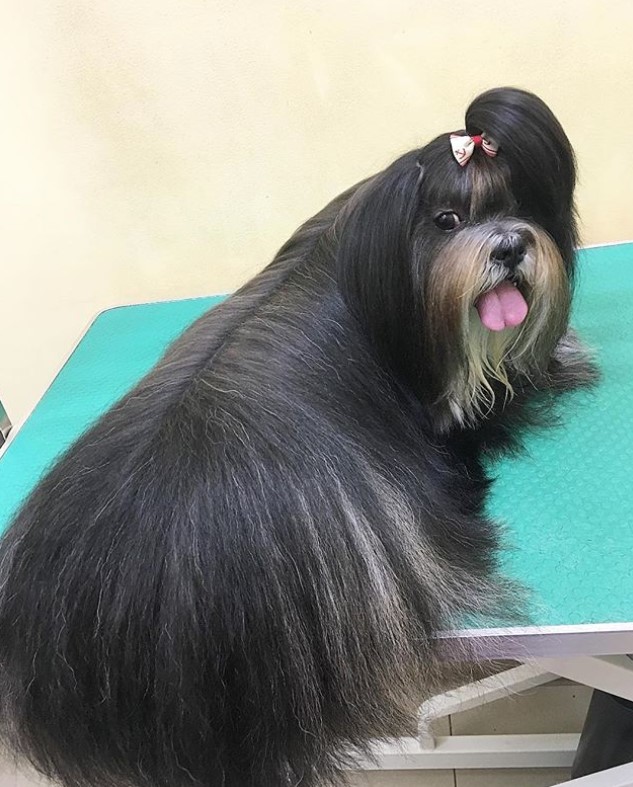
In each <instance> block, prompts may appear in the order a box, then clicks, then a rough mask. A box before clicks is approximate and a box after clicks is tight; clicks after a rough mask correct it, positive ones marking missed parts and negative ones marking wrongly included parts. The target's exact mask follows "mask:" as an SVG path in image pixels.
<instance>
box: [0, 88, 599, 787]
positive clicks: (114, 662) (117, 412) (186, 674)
mask: <svg viewBox="0 0 633 787" xmlns="http://www.w3.org/2000/svg"><path fill="white" fill-rule="evenodd" d="M574 180H575V168H574V157H573V152H572V149H571V147H570V144H569V142H568V140H567V137H566V136H565V134H564V132H563V130H562V128H561V126H560V125H559V123H558V122H557V120H556V119H555V117H554V116H553V115H552V113H551V112H550V110H549V109H548V108H547V107H546V106H545V105H544V104H543V102H542V101H541V100H540V99H538V98H536V97H535V96H533V95H531V94H529V93H526V92H523V91H519V90H515V89H499V90H492V91H490V92H488V93H485V94H483V95H482V96H480V97H479V98H477V99H476V100H475V101H474V102H473V103H472V105H471V106H470V107H469V109H468V111H467V114H466V131H464V132H459V133H458V134H457V135H452V136H451V137H449V135H448V134H444V135H442V136H441V137H438V138H437V139H435V140H434V141H433V142H431V143H430V144H429V145H427V146H426V147H424V148H421V149H419V150H414V151H413V152H411V153H408V154H406V155H404V156H402V157H401V158H399V159H398V160H397V161H396V162H395V163H394V164H392V165H391V166H390V167H388V168H387V169H386V170H384V171H383V172H381V173H379V174H378V175H376V176H375V177H372V178H369V179H368V180H366V181H364V182H363V183H361V184H360V185H358V186H355V187H354V188H352V189H350V190H349V191H347V192H346V193H344V194H343V195H342V196H340V197H339V198H337V199H336V200H334V202H332V203H331V204H330V205H328V206H327V207H326V208H325V209H324V210H323V211H322V212H321V213H319V214H318V215H317V216H315V217H314V218H313V219H311V220H310V221H308V222H307V223H306V224H305V225H304V226H303V227H301V229H300V230H299V231H298V232H297V233H296V234H295V235H294V236H293V237H292V238H291V239H290V240H289V241H288V242H287V243H286V245H285V246H284V247H283V248H282V249H281V251H280V252H279V254H278V255H277V257H276V258H275V260H274V261H273V262H272V264H271V265H269V266H268V267H267V268H266V269H265V270H264V271H263V272H262V273H261V274H260V275H259V276H257V277H256V278H255V279H254V280H253V281H251V282H250V283H248V284H247V285H246V286H245V287H243V288H242V289H241V290H240V291H239V292H237V293H236V294H235V295H233V297H231V298H230V299H229V300H227V301H226V302H224V303H223V304H222V305H220V306H218V307H217V308H215V309H213V310H212V311H211V312H209V313H208V314H206V315H205V316H204V317H203V318H202V319H200V320H199V321H198V322H197V323H196V324H195V325H194V326H193V327H192V328H190V329H189V330H188V331H187V332H186V333H185V334H184V335H183V336H182V338H181V339H180V340H178V341H177V342H176V343H175V344H174V345H173V346H172V347H171V348H170V349H169V351H168V352H167V354H166V355H165V357H164V358H163V360H162V361H161V362H160V363H159V364H158V366H157V367H156V368H155V369H154V370H153V371H152V372H151V373H150V374H149V375H148V376H147V377H146V378H145V379H144V380H142V381H141V382H140V383H139V384H138V385H137V386H136V388H135V389H134V390H133V391H132V392H131V393H129V394H128V395H127V396H126V397H125V398H124V399H123V400H122V401H120V402H119V403H118V404H117V405H116V406H115V407H114V408H113V409H112V410H111V411H110V412H109V413H108V414H107V415H106V416H105V417H104V418H103V419H102V420H101V421H100V422H99V423H98V424H97V425H96V426H94V427H93V428H92V429H91V430H90V431H89V432H88V433H87V434H85V435H84V436H83V437H82V438H81V439H80V440H79V442H78V443H77V444H76V445H75V446H74V447H73V448H71V449H70V451H69V452H68V453H67V454H66V455H65V456H64V458H63V459H62V460H61V461H60V463H59V464H58V465H57V466H56V467H55V468H54V469H53V470H52V471H51V472H50V474H49V475H48V476H47V477H46V478H45V479H44V480H43V481H42V482H41V483H40V485H39V486H38V487H37V489H36V490H35V492H34V493H33V494H32V496H31V497H30V499H29V500H28V501H27V502H26V504H25V506H24V507H23V509H22V511H21V512H20V513H19V515H18V516H17V518H16V520H15V522H14V524H13V526H12V528H11V529H10V531H9V532H8V534H7V536H6V537H5V539H4V542H3V544H2V549H1V561H2V562H1V580H2V589H1V596H0V666H1V670H2V672H1V679H0V703H1V709H0V711H1V719H2V725H3V726H2V735H3V737H4V741H5V743H6V744H7V745H8V746H9V747H10V749H12V750H13V751H15V752H17V753H18V755H19V756H22V757H25V758H27V759H28V760H30V761H31V762H32V763H34V764H35V766H36V767H37V768H38V769H39V770H40V771H42V772H43V773H45V774H48V775H49V776H52V777H53V778H57V779H59V780H60V781H61V782H62V783H63V784H64V785H66V786H67V787H78V786H79V785H82V786H84V785H99V786H100V787H101V786H103V787H106V786H107V787H114V785H116V787H130V785H134V786H135V787H136V786H137V785H140V786H141V787H157V786H158V785H161V786H164V787H185V786H186V787H282V786H283V787H295V786H296V785H301V786H302V787H309V786H310V785H317V784H318V785H322V784H329V783H334V782H335V781H336V780H337V779H340V778H341V777H340V768H341V766H342V765H343V764H345V763H346V762H347V760H346V757H347V754H346V753H347V752H348V751H349V750H351V749H356V750H358V749H361V750H362V749H363V747H364V746H366V744H367V741H368V740H369V739H375V738H381V737H383V738H384V737H385V736H389V735H391V734H394V733H395V732H397V731H400V730H403V729H407V728H409V727H410V726H411V725H412V724H413V723H414V720H415V715H416V710H417V707H418V703H419V702H420V700H421V699H422V698H424V697H425V696H428V692H429V691H430V690H431V688H432V686H433V682H434V680H435V664H436V663H437V656H436V654H435V646H434V632H437V631H438V630H440V629H442V628H445V627H448V626H451V625H454V624H456V623H457V622H458V621H459V620H460V619H462V618H463V617H464V616H469V615H474V614H480V615H481V614H483V615H486V616H491V617H493V616H494V617H497V618H498V617H500V616H504V617H505V619H509V617H511V616H512V615H513V614H515V613H517V614H518V612H519V607H520V593H519V592H518V591H517V590H516V588H513V586H512V585H511V583H508V582H505V581H504V580H503V579H502V578H501V577H499V576H498V572H497V567H496V554H497V550H498V546H499V535H498V530H497V527H496V526H495V524H494V523H493V522H490V521H489V520H488V519H487V518H486V516H485V513H484V511H483V504H484V498H485V495H486V490H487V487H488V484H489V480H488V478H487V477H486V474H485V471H484V469H483V466H482V456H483V454H484V453H485V452H487V451H494V450H507V449H515V448H516V447H517V446H518V445H519V443H520V436H521V434H522V433H523V431H524V429H525V428H529V427H531V426H534V425H537V424H539V423H541V422H542V421H543V419H546V417H547V413H548V411H549V410H550V409H551V408H550V404H551V402H552V401H553V399H555V396H554V395H555V394H556V393H558V392H561V391H566V390H570V389H573V388H575V387H578V386H580V385H587V384H590V383H591V382H592V381H593V380H594V377H595V373H594V369H593V367H592V365H591V363H590V361H589V360H588V358H587V356H586V353H585V352H584V351H583V349H582V347H581V346H580V344H579V343H578V342H577V340H576V339H575V338H574V337H573V335H572V334H571V333H570V332H569V331H568V328H567V321H568V315H569V308H570V301H571V294H572V284H573V265H574V248H575V245H576V240H577V238H576V225H575V220H574V206H573V189H574Z"/></svg>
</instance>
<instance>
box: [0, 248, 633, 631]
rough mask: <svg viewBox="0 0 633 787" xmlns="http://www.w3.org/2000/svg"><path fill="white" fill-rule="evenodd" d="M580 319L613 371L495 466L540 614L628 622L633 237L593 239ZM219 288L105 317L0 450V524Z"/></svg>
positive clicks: (511, 554) (632, 575)
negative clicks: (558, 422)
mask: <svg viewBox="0 0 633 787" xmlns="http://www.w3.org/2000/svg"><path fill="white" fill-rule="evenodd" d="M579 257H580V259H579V268H580V276H579V285H578V293H577V299H576V306H575V313H574V319H573V323H574V325H575V327H576V328H577V329H578V330H579V332H580V333H581V334H582V336H583V338H584V339H585V341H586V342H588V343H589V344H590V345H591V346H592V347H593V348H594V350H595V351H596V354H597V356H598V359H599V363H600V366H601V368H602V372H603V382H602V384H601V386H600V388H599V389H598V390H597V391H596V392H594V393H590V394H588V393H581V394H574V395H573V396H571V397H569V399H568V401H567V404H566V410H565V412H564V419H563V421H564V423H563V425H562V426H561V427H558V428H556V429H555V430H553V431H548V432H546V433H542V434H537V435H534V436H532V437H531V438H530V440H529V443H528V451H527V453H525V454H524V455H522V456H521V457H519V458H513V459H506V460H503V461H502V462H499V463H498V464H497V465H495V466H494V467H493V468H492V471H493V473H494V475H495V476H496V477H497V479H498V480H497V483H496V485H495V487H494V491H493V495H492V498H491V501H490V511H491V513H492V514H493V516H496V517H497V518H498V519H500V520H501V521H503V522H504V523H505V524H506V525H507V529H508V541H509V543H510V545H511V549H509V550H508V552H507V554H505V555H504V562H505V566H506V569H507V571H508V572H509V573H510V574H512V575H513V576H515V577H516V578H517V579H519V580H520V581H522V582H523V583H524V584H526V585H528V586H529V587H530V588H532V589H533V591H534V604H533V615H534V623H535V625H537V626H567V625H578V624H608V623H628V622H632V627H633V593H631V592H630V590H631V588H632V582H633V448H632V441H633V308H632V307H631V303H632V302H633V243H630V244H620V245H616V246H603V247H598V248H593V249H586V250H583V251H582V252H581V253H580V255H579ZM221 300H222V296H216V297H209V298H195V299H191V300H184V301H168V302H163V303H153V304H144V305H139V306H124V307H120V308H116V309H111V310H109V311H106V312H104V313H102V314H101V315H99V317H97V319H96V320H95V321H94V323H93V324H92V325H91V327H90V329H89V330H88V332H87V333H86V335H85V336H84V338H83V339H82V341H81V342H80V343H79V345H78V347H77V348H76V350H75V351H74V353H73V354H72V356H71V358H70V359H69V360H68V361H67V363H66V364H65V366H64V367H63V369H62V370H61V372H60V373H59V374H58V376H57V377H56V379H55V381H54V382H53V384H52V385H51V386H50V388H49V389H48V390H47V391H46V393H45V394H44V396H43V397H42V399H41V401H40V402H39V404H38V405H37V407H36V408H35V410H34V412H33V413H32V415H31V416H30V418H28V419H27V421H26V423H25V424H24V425H23V426H22V428H21V429H20V431H19V432H18V433H17V434H16V435H15V437H14V439H13V440H12V441H11V443H10V444H9V446H8V448H7V449H6V451H5V452H4V454H3V455H2V456H1V457H0V528H2V529H4V528H6V526H7V525H8V523H9V520H10V518H11V515H12V514H13V513H14V512H15V510H16V508H17V507H18V505H19V503H20V501H22V500H23V499H24V497H25V496H26V495H27V494H28V492H29V490H30V489H32V487H33V485H34V484H35V483H36V481H37V480H38V478H40V477H41V475H42V473H43V472H44V471H45V470H46V469H47V468H48V467H50V465H51V463H52V462H53V461H54V460H55V458H56V457H57V456H58V455H59V454H60V452H61V451H63V450H64V449H65V448H66V447H67V446H68V445H70V444H71V443H72V442H73V441H74V440H75V439H76V438H77V437H78V436H79V435H80V434H81V432H82V431H83V430H84V429H85V428H86V427H87V426H88V425H89V424H90V423H92V422H93V421H94V420H95V419H96V418H98V417H99V416H100V415H101V414H102V413H103V412H104V410H106V409H107V408H108V407H109V406H110V405H111V404H112V403H113V402H114V401H116V400H117V399H118V398H119V397H120V396H121V395H122V394H123V393H125V391H126V390H127V389H128V388H130V387H131V386H132V385H133V384H134V383H135V382H136V381H137V380H138V379H139V378H140V377H141V376H142V375H143V374H144V373H145V372H147V371H148V370H149V369H150V367H151V366H152V365H153V364H154V363H155V362H156V361H157V360H158V358H159V357H160V355H161V354H162V352H163V350H164V349H165V347H166V346H167V345H168V344H169V343H170V342H171V341H172V340H173V339H174V338H175V337H176V336H177V335H178V334H179V333H181V332H182V330H183V329H185V328H186V327H187V326H188V325H189V324H190V323H192V322H193V321H194V320H195V319H196V318H197V317H199V316H200V315H201V314H202V313H203V312H204V311H205V310H207V309H208V308H210V307H211V306H213V305H215V304H217V303H218V302H220V301H221Z"/></svg>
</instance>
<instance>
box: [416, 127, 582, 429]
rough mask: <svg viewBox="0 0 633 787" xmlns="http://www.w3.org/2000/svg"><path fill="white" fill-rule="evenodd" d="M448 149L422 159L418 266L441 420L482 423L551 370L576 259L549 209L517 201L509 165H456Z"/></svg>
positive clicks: (442, 143)
mask: <svg viewBox="0 0 633 787" xmlns="http://www.w3.org/2000/svg"><path fill="white" fill-rule="evenodd" d="M447 147H448V146H447V145H446V139H445V138H444V139H442V138H440V140H438V141H436V142H434V143H432V145H430V146H429V148H428V149H427V150H425V151H423V153H422V156H421V158H422V160H423V161H426V162H427V163H426V165H425V164H421V172H420V181H421V182H420V213H419V217H418V220H417V222H416V227H415V230H414V236H413V248H412V261H413V264H414V265H417V266H419V272H418V275H419V277H420V285H419V286H420V289H421V291H422V298H423V303H424V309H423V320H424V326H423V333H424V335H425V337H426V342H427V345H428V348H429V349H428V352H427V356H428V357H429V359H432V366H433V367H434V375H435V377H436V378H441V379H442V380H443V385H442V391H441V393H440V396H439V397H438V401H437V408H436V409H437V410H438V415H442V414H443V411H446V412H445V413H444V415H448V416H450V418H449V420H452V419H454V420H457V421H458V422H464V423H472V422H473V421H474V420H476V419H477V418H479V417H481V416H485V415H486V413H487V412H488V411H489V410H490V409H491V408H492V407H493V406H494V404H495V400H496V398H497V397H498V395H499V392H502V394H503V397H504V398H507V397H511V396H512V394H513V389H512V379H513V378H515V379H516V377H517V375H523V376H527V377H529V376H530V375H538V374H540V373H542V372H543V371H544V369H546V367H547V364H548V362H549V360H550V359H551V355H552V352H553V349H554V347H555V345H556V343H557V341H558V340H559V339H560V337H561V336H562V334H563V333H564V331H565V328H566V325H567V320H568V316H569V307H570V302H571V268H570V265H571V260H570V259H565V253H564V251H563V250H562V249H560V248H559V247H558V245H557V244H556V241H555V240H554V237H553V235H552V234H551V233H552V229H553V228H552V226H551V224H552V221H551V219H550V222H549V223H550V228H549V229H550V231H548V229H546V228H545V227H544V226H543V225H542V224H541V223H539V222H540V221H543V219H542V218H540V217H539V215H538V214H539V206H538V205H530V204H527V203H526V201H525V199H524V200H523V201H522V202H520V201H519V197H518V196H517V195H516V194H514V193H513V190H512V182H511V176H510V172H509V170H508V168H507V167H504V166H503V164H502V163H501V162H499V161H495V160H494V159H492V160H490V159H488V158H487V157H486V156H485V155H481V156H480V157H478V158H477V159H475V160H473V159H471V161H470V162H469V164H468V166H465V167H461V166H459V165H458V166H455V164H456V162H455V160H454V159H453V157H452V155H451V153H450V151H449V150H447ZM435 148H437V150H436V149H435ZM442 154H443V155H442ZM558 234H561V233H558ZM562 235H563V237H564V236H565V233H562ZM440 420H441V419H440ZM444 420H446V419H444Z"/></svg>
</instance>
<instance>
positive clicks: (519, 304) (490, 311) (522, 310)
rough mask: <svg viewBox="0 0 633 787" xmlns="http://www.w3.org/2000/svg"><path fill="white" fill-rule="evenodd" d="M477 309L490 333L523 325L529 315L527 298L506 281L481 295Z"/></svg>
mask: <svg viewBox="0 0 633 787" xmlns="http://www.w3.org/2000/svg"><path fill="white" fill-rule="evenodd" d="M475 307H476V309H477V311H478V312H479V319H480V320H481V321H482V323H483V324H484V325H485V326H486V328H488V330H489V331H502V330H503V329H504V328H514V327H515V326H516V325H521V323H522V322H523V320H525V318H526V317H527V313H528V305H527V303H526V302H525V298H524V297H523V296H522V295H521V293H520V292H519V291H518V290H517V288H516V287H515V286H514V285H513V284H511V283H510V282H509V281H504V282H502V283H501V284H498V285H497V286H496V287H495V288H494V290H490V292H485V293H484V294H483V295H481V296H480V297H479V298H478V299H477V302H476V303H475Z"/></svg>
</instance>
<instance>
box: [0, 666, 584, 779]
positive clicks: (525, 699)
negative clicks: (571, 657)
mask: <svg viewBox="0 0 633 787" xmlns="http://www.w3.org/2000/svg"><path fill="white" fill-rule="evenodd" d="M590 696H591V690H590V689H587V688H586V687H585V686H578V685H576V684H574V683H571V682H570V681H565V680H559V681H556V682H554V683H552V684H549V685H546V686H541V687H539V688H537V689H532V690H531V691H528V692H526V693H524V694H521V695H517V696H509V697H507V698H505V699H502V700H498V701H497V702H495V703H492V704H490V705H487V706H484V707H482V708H476V709H474V710H470V711H465V712H464V713H459V714H456V715H454V716H451V717H450V718H447V719H443V720H442V721H441V723H440V724H439V725H438V726H437V727H436V733H437V734H438V735H450V734H453V735H491V734H493V733H497V732H502V733H503V732H505V733H510V734H512V733H530V732H580V730H581V728H582V723H583V720H584V717H585V713H586V710H587V706H588V704H589V699H590ZM565 779H569V771H566V770H561V769H532V770H479V771H446V770H444V771H407V772H400V773H398V772H395V771H374V772H365V773H362V774H355V775H354V776H353V777H352V779H351V781H350V787H509V786H511V787H551V785H553V784H557V783H558V782H562V781H564V780H565ZM45 785H46V786H48V785H50V782H43V781H40V780H38V779H37V777H34V776H32V775H30V776H29V775H26V774H18V772H17V771H16V769H15V768H14V767H12V766H11V765H9V764H8V763H7V764H5V766H4V767H3V768H2V767H0V787H45Z"/></svg>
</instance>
